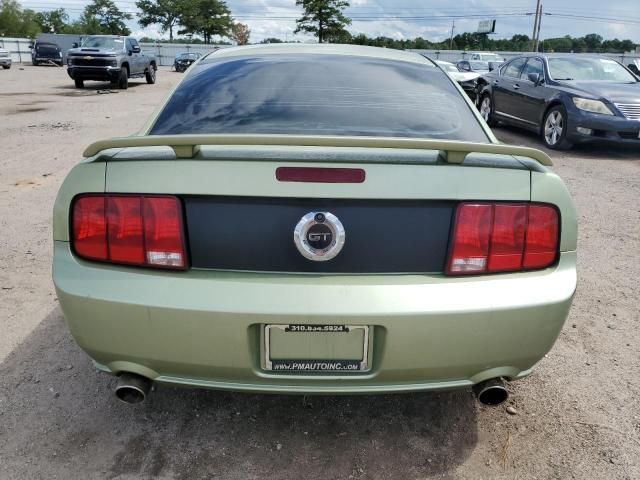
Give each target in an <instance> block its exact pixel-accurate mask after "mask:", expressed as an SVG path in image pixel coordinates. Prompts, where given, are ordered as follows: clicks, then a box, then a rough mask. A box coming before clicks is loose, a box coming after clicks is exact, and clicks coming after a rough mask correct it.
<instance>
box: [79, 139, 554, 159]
mask: <svg viewBox="0 0 640 480" xmlns="http://www.w3.org/2000/svg"><path fill="white" fill-rule="evenodd" d="M202 145H269V146H274V145H277V146H299V147H364V148H407V149H418V150H432V151H438V152H439V154H440V156H441V157H442V159H443V160H444V161H445V162H447V163H462V162H464V159H465V158H466V157H467V155H468V154H470V153H488V154H497V155H512V156H520V157H526V158H530V159H533V160H535V161H537V162H538V163H540V164H541V165H545V166H551V165H553V163H552V162H551V158H549V156H548V155H547V154H546V153H544V152H541V151H540V150H536V149H535V148H528V147H517V146H513V145H503V144H499V143H473V142H458V141H452V140H431V139H420V138H398V137H341V136H312V135H237V134H233V135H229V134H224V135H144V136H133V137H119V138H111V139H109V140H100V141H98V142H94V143H92V144H91V145H89V146H88V147H87V149H86V150H85V151H84V153H83V155H84V156H85V157H92V156H94V155H96V154H98V153H100V152H101V151H102V150H106V149H108V148H126V147H161V146H162V147H171V148H172V149H173V151H174V152H175V154H176V157H178V158H193V157H194V156H195V155H196V154H197V152H198V150H199V149H200V146H202Z"/></svg>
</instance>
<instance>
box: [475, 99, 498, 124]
mask: <svg viewBox="0 0 640 480" xmlns="http://www.w3.org/2000/svg"><path fill="white" fill-rule="evenodd" d="M478 110H480V115H481V116H482V118H484V121H485V122H487V125H489V126H490V127H495V126H496V125H497V124H498V122H497V121H496V119H495V118H494V116H493V100H492V98H491V94H490V93H485V94H483V95H482V96H481V97H480V103H479V105H478Z"/></svg>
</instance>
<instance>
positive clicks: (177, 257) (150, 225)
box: [143, 197, 185, 268]
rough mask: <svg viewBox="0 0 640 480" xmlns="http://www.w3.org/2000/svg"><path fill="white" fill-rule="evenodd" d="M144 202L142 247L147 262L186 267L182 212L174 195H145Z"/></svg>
mask: <svg viewBox="0 0 640 480" xmlns="http://www.w3.org/2000/svg"><path fill="white" fill-rule="evenodd" d="M143 203H144V246H145V251H146V254H147V255H146V257H147V258H146V261H147V263H148V264H149V265H160V266H165V267H175V268H182V267H184V266H185V258H184V257H185V255H184V246H183V243H184V242H183V240H182V215H181V214H180V205H179V203H178V199H177V198H175V197H167V198H153V197H148V198H145V199H144V200H143Z"/></svg>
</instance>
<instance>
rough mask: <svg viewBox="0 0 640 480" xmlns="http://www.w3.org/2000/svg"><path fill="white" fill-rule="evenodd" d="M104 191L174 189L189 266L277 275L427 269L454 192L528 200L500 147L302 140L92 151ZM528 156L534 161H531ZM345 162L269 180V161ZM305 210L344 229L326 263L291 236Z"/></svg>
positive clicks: (446, 225) (435, 263)
mask: <svg viewBox="0 0 640 480" xmlns="http://www.w3.org/2000/svg"><path fill="white" fill-rule="evenodd" d="M102 155H103V156H104V158H103V159H104V160H106V161H107V169H106V179H105V180H106V183H105V189H106V191H107V192H113V193H143V194H144V193H146V194H174V195H177V196H179V197H180V198H181V199H182V202H183V205H184V214H185V224H186V229H187V238H188V247H189V250H190V252H189V255H190V258H191V266H192V267H193V268H202V269H220V270H237V271H261V272H289V273H327V274H342V273H344V274H353V273H437V272H442V271H443V270H444V264H445V260H446V257H447V249H448V244H449V236H450V230H451V222H452V217H453V212H454V209H455V205H456V204H457V202H458V201H461V200H494V201H495V200H505V201H507V200H508V201H529V200H530V196H531V193H530V168H532V167H531V165H530V164H527V162H526V161H525V160H524V159H518V158H515V157H513V156H508V155H489V154H469V155H467V156H466V158H465V159H464V161H463V163H461V164H450V163H446V162H444V161H443V157H442V155H441V152H439V151H434V150H419V149H401V148H363V147H313V146H311V147H310V146H304V147H300V146H265V145H262V146H251V145H245V146H235V145H234V146H203V147H201V148H200V149H199V150H198V151H197V152H196V153H195V155H194V156H193V158H186V159H179V158H177V157H176V155H175V154H174V152H173V151H172V150H171V149H169V148H168V147H146V148H125V149H122V150H117V151H116V150H115V149H114V150H113V151H111V152H109V151H105V152H103V153H102ZM536 165H537V164H536ZM291 166H294V167H296V166H298V167H299V166H308V167H325V168H326V167H345V166H347V167H352V168H361V169H363V170H364V171H365V172H366V178H365V181H364V182H362V183H303V182H286V181H284V182H283V181H279V180H278V179H277V178H276V174H275V172H276V169H277V168H279V167H291ZM309 212H329V213H332V214H334V215H335V216H337V217H338V218H339V219H340V221H341V222H342V224H343V225H344V229H345V232H346V240H345V244H344V248H343V250H342V251H341V252H340V254H339V255H338V256H337V257H336V258H334V259H333V260H330V261H324V262H313V261H309V260H307V259H305V258H304V257H303V256H302V255H300V253H299V252H298V250H297V249H296V246H295V244H294V240H293V235H294V229H295V227H296V224H297V223H298V222H299V221H300V219H301V217H302V216H303V215H305V214H307V213H309Z"/></svg>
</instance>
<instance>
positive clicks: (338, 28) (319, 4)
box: [294, 0, 351, 43]
mask: <svg viewBox="0 0 640 480" xmlns="http://www.w3.org/2000/svg"><path fill="white" fill-rule="evenodd" d="M296 5H298V6H301V7H302V8H303V10H304V13H303V14H302V17H300V18H299V19H298V20H296V24H297V27H296V29H295V32H294V33H298V32H307V33H313V34H314V35H315V36H316V37H318V42H319V43H322V42H323V41H325V40H330V41H331V40H332V39H334V40H335V39H342V38H344V37H345V27H346V26H347V25H351V19H350V18H347V17H346V16H345V15H344V13H342V12H343V10H344V9H345V8H347V7H349V2H348V1H346V0H296Z"/></svg>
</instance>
